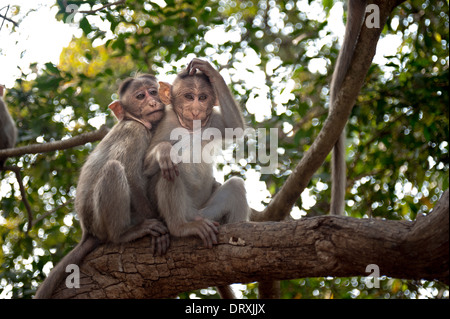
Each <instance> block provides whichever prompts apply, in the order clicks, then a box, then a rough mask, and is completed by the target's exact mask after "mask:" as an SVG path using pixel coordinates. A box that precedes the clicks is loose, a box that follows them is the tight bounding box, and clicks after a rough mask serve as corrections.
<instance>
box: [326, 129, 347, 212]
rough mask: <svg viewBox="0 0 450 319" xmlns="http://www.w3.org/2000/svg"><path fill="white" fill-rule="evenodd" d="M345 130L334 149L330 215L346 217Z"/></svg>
mask: <svg viewBox="0 0 450 319" xmlns="http://www.w3.org/2000/svg"><path fill="white" fill-rule="evenodd" d="M345 170H346V164H345V129H344V131H343V132H342V133H341V135H340V136H339V139H338V140H337V142H336V144H335V145H334V149H333V157H332V162H331V171H332V172H331V174H332V175H331V178H332V181H331V206H330V214H332V215H344V207H345V188H346V184H347V174H346V172H345Z"/></svg>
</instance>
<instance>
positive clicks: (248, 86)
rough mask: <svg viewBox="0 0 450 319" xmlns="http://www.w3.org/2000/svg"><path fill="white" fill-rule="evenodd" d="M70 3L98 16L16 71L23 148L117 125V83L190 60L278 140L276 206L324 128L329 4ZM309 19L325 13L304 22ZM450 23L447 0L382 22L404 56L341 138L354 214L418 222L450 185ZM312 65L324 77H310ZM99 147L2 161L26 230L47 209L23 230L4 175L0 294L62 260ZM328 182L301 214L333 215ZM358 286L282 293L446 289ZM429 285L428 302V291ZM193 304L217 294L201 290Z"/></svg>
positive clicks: (292, 287) (343, 282)
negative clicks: (213, 72)
mask: <svg viewBox="0 0 450 319" xmlns="http://www.w3.org/2000/svg"><path fill="white" fill-rule="evenodd" d="M72 3H73V4H75V5H77V6H80V5H81V4H82V3H84V4H83V5H82V6H80V10H84V11H89V10H93V11H92V13H84V14H81V13H77V14H76V15H75V23H78V26H79V28H80V29H81V30H82V31H83V36H82V37H80V38H74V39H73V41H72V43H71V44H70V46H69V47H68V48H66V49H65V50H64V51H63V52H62V54H61V59H60V63H59V65H53V64H51V63H48V64H46V65H45V67H44V68H43V69H41V70H36V71H33V74H34V75H35V79H34V80H31V81H27V80H26V78H27V77H29V76H30V74H22V76H21V77H20V78H18V79H17V80H16V85H15V87H14V88H12V89H10V90H8V93H7V96H6V100H7V103H8V105H9V108H10V110H11V111H12V116H13V117H14V118H15V119H16V121H17V124H18V128H19V145H18V146H23V145H28V144H32V143H44V142H49V141H53V140H59V139H63V138H68V137H71V136H75V135H78V134H80V133H82V132H88V131H92V130H94V129H95V127H97V126H98V125H97V123H99V122H100V123H101V122H102V121H106V124H107V125H109V126H111V125H112V124H113V120H112V117H111V116H108V115H107V113H106V105H107V104H108V103H109V102H110V101H111V98H113V97H114V91H115V89H116V88H117V83H118V82H117V80H118V79H123V78H124V77H126V76H129V75H133V74H134V72H136V71H139V72H151V73H155V74H156V75H158V76H159V75H166V74H170V73H173V72H176V71H177V70H178V69H179V68H180V67H181V66H182V64H183V63H186V62H188V61H189V59H191V58H192V57H193V56H199V57H205V58H208V59H209V60H210V61H211V62H212V63H214V64H215V65H216V66H217V67H218V68H219V69H221V70H222V74H224V76H228V78H229V80H230V82H232V85H231V86H230V87H231V89H232V91H233V93H234V95H235V97H236V99H237V101H238V102H239V103H240V104H241V105H242V106H243V110H244V113H245V118H246V121H247V124H248V125H249V126H250V127H265V128H271V127H277V128H279V129H280V130H279V164H280V166H279V170H278V171H277V173H276V174H273V175H261V180H262V181H264V182H265V183H266V186H267V189H268V190H269V191H270V193H271V194H272V195H273V194H274V193H275V192H277V191H278V190H279V189H280V187H281V185H282V184H283V182H284V180H285V179H286V176H287V175H289V173H290V171H291V170H292V169H293V168H294V167H295V165H296V164H297V163H298V161H299V159H300V158H301V157H302V156H303V154H304V152H305V151H306V150H307V149H308V147H309V146H310V145H311V143H312V141H313V140H314V138H315V137H316V136H317V134H318V132H319V131H320V129H321V127H322V124H323V122H324V120H325V118H326V114H327V108H328V104H327V103H328V93H329V82H330V76H329V75H331V73H332V69H333V66H334V62H335V60H336V57H337V54H338V47H339V45H338V43H337V39H336V38H335V37H334V36H333V34H332V33H331V31H332V29H333V28H334V25H330V23H329V22H328V21H327V17H328V15H329V14H330V12H331V8H332V6H333V4H334V2H333V1H327V0H324V1H312V0H309V1H306V0H304V1H297V2H295V1H292V0H289V1H286V0H284V1H277V2H275V1H266V0H248V1H244V2H238V1H232V0H227V1H217V0H211V1H210V0H202V1H192V0H191V1H180V0H166V1H165V4H164V5H163V4H162V3H163V1H154V2H153V1H149V2H147V1H143V0H139V1H126V3H125V4H124V5H117V6H107V7H105V8H104V9H102V10H100V11H95V9H96V8H99V7H100V6H101V5H100V4H102V5H104V4H106V1H100V0H90V1H72ZM57 5H58V7H59V8H60V13H59V14H58V16H57V18H58V19H61V20H62V21H66V22H67V18H68V15H69V14H68V13H66V10H65V6H64V1H61V0H58V1H57ZM311 8H318V9H319V10H318V11H317V12H319V13H317V14H312V13H309V14H307V12H308V11H310V9H311ZM448 26H449V17H448V1H429V0H428V1H418V0H417V1H416V0H413V1H410V2H407V3H404V4H402V5H401V6H400V7H399V8H397V9H396V10H395V11H394V13H393V14H392V16H391V17H390V19H389V21H388V23H387V26H386V28H385V35H387V34H397V35H398V36H399V37H400V38H401V42H402V43H401V46H400V47H399V49H398V51H397V52H396V53H395V54H393V55H392V56H390V57H387V62H386V63H385V64H384V65H377V64H373V65H372V67H371V69H370V71H369V74H368V76H367V78H366V83H365V85H364V87H363V89H362V92H361V94H360V96H359V98H358V101H357V103H356V105H355V107H354V109H353V112H352V115H351V118H350V121H349V125H348V127H347V138H348V149H347V164H348V188H347V198H346V199H347V205H346V213H347V214H348V215H349V216H353V217H368V216H370V217H376V218H388V219H406V220H413V219H414V218H415V216H416V215H417V214H418V213H425V214H426V213H428V212H429V211H430V210H431V208H432V207H433V206H434V204H435V203H436V201H437V200H438V199H439V197H440V195H441V194H442V191H443V190H445V189H447V188H448V184H449V181H448V169H449V155H448V150H449V147H448V141H449V125H448V123H449V120H448V119H449V114H448V112H449V111H448V105H449V98H448V76H449V74H448V66H449V58H448V45H449V34H448V30H449V28H448ZM219 35H222V36H219ZM385 35H383V36H385ZM254 61H257V63H255V62H254ZM318 61H319V62H321V63H322V69H319V71H320V72H317V71H316V72H315V71H314V70H312V68H313V65H314V62H318ZM323 70H325V71H326V72H325V71H323ZM261 113H263V116H261ZM93 119H96V120H97V121H93ZM94 146H95V145H91V144H88V145H85V146H83V147H77V148H75V149H69V150H65V151H57V152H53V153H47V154H31V155H24V156H21V157H18V158H10V159H9V160H8V163H9V164H10V165H13V164H14V165H18V166H19V167H22V168H23V175H24V176H25V177H24V182H25V188H26V190H27V196H28V200H29V202H30V204H31V206H32V209H33V214H34V219H35V220H37V219H39V218H40V217H42V216H45V215H46V213H47V212H50V211H54V212H53V213H51V214H49V215H48V216H46V217H45V218H43V219H42V220H40V221H39V222H38V223H37V224H36V225H34V226H33V228H32V229H31V230H30V231H28V232H26V229H27V223H28V219H27V213H26V210H25V207H24V204H23V202H22V201H21V198H20V192H19V188H18V184H17V182H16V180H15V177H14V175H13V174H12V173H4V172H2V173H1V175H0V179H1V193H0V196H3V197H2V198H1V202H2V206H1V210H0V213H1V217H0V235H1V237H0V244H1V246H2V250H0V263H1V265H2V266H1V271H0V296H8V297H12V298H30V297H31V296H32V295H33V294H34V291H35V289H36V287H37V285H38V284H39V283H40V282H41V281H42V280H43V278H44V272H43V270H44V269H46V271H48V269H47V268H46V267H48V266H49V265H48V264H47V263H48V262H51V261H52V262H53V263H55V262H58V260H60V259H61V258H62V257H63V256H64V255H65V254H67V252H68V251H69V250H70V249H72V248H73V246H74V245H75V244H76V242H78V240H79V239H80V235H81V234H80V229H79V225H78V220H77V218H76V215H75V213H74V210H73V205H72V204H71V202H70V199H72V198H73V197H74V195H75V187H76V183H77V176H78V172H79V169H80V167H81V165H82V163H83V162H84V160H85V158H86V156H87V155H88V153H89V152H90V151H91V150H92V148H93V147H94ZM221 167H222V169H223V171H224V172H225V173H226V174H233V175H242V177H243V178H246V177H247V176H248V172H250V171H256V172H258V171H259V169H260V167H259V166H258V164H253V163H240V164H229V163H226V162H225V163H223V164H222V165H221ZM329 172H330V168H329V163H328V162H327V163H325V165H324V166H323V168H322V169H321V170H319V171H318V172H317V173H316V174H315V177H314V178H313V180H312V181H311V183H310V186H309V188H308V189H307V190H306V192H307V193H309V195H310V199H312V201H313V204H310V203H308V204H306V203H302V200H301V199H300V198H299V200H298V202H297V205H296V206H297V207H296V208H295V209H294V211H297V212H300V213H301V214H303V215H308V216H314V215H322V214H326V213H327V212H328V208H329V204H328V201H329V198H330V187H329V183H330V174H329ZM269 200H270V198H266V200H265V202H267V201H269ZM66 203H68V204H67V205H65V204H66ZM294 217H296V215H294ZM46 265H47V266H46ZM363 280H364V279H363V278H302V279H297V280H290V281H285V282H283V283H282V296H283V298H417V297H419V296H425V297H431V298H436V297H442V296H443V293H444V292H445V290H447V292H446V294H447V295H446V296H447V297H448V287H445V286H442V285H441V284H438V283H430V282H411V281H402V280H399V279H390V278H384V279H383V280H382V284H381V288H379V289H368V288H366V286H365V285H364V284H363ZM424 288H428V291H432V293H430V295H427V294H425V293H424ZM256 289H257V285H256V284H249V285H247V287H246V289H245V290H244V292H243V293H244V296H246V297H250V298H253V297H255V296H256ZM195 294H197V295H199V296H202V297H204V298H208V297H215V295H214V294H210V292H209V291H206V292H205V291H203V290H202V291H198V292H195ZM444 296H445V295H444ZM181 297H189V294H188V293H186V294H184V295H183V296H181Z"/></svg>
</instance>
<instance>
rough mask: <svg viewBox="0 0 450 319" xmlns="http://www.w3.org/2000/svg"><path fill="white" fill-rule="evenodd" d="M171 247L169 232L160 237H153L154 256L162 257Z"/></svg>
mask: <svg viewBox="0 0 450 319" xmlns="http://www.w3.org/2000/svg"><path fill="white" fill-rule="evenodd" d="M169 246H170V235H169V232H167V233H166V234H162V235H160V236H152V254H153V255H156V256H162V255H164V254H165V253H166V252H167V249H169Z"/></svg>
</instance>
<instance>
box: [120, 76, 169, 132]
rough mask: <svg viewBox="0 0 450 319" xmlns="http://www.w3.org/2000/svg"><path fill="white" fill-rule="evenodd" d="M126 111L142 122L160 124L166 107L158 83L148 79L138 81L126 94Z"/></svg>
mask: <svg viewBox="0 0 450 319" xmlns="http://www.w3.org/2000/svg"><path fill="white" fill-rule="evenodd" d="M125 100H126V105H127V107H126V108H125V111H127V112H128V113H130V115H131V116H132V117H135V118H137V119H139V120H141V121H142V122H144V123H146V124H149V127H152V125H153V124H156V123H158V122H159V121H160V120H161V119H162V118H163V116H164V112H165V107H164V104H163V103H162V102H161V99H160V98H159V95H158V83H157V82H155V81H150V80H147V79H144V80H141V79H139V78H138V79H136V80H135V82H134V83H132V85H130V88H129V91H128V92H127V94H126V98H125Z"/></svg>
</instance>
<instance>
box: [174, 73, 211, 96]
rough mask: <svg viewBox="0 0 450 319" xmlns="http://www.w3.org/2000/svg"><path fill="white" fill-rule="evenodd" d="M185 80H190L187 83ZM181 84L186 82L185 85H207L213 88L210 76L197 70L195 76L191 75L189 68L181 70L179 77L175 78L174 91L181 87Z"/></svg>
mask: <svg viewBox="0 0 450 319" xmlns="http://www.w3.org/2000/svg"><path fill="white" fill-rule="evenodd" d="M185 80H188V81H189V82H185ZM181 82H184V84H185V85H186V84H187V83H189V84H190V85H194V86H202V85H204V84H205V83H206V84H207V85H209V86H211V88H212V84H211V81H210V80H209V78H208V76H206V74H205V73H203V72H201V71H198V70H197V72H195V74H194V75H189V72H188V70H187V68H186V69H183V70H181V71H180V72H179V73H178V74H177V77H176V78H175V80H174V81H173V86H172V89H173V88H174V87H179V86H180V84H181ZM172 93H173V92H172Z"/></svg>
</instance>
